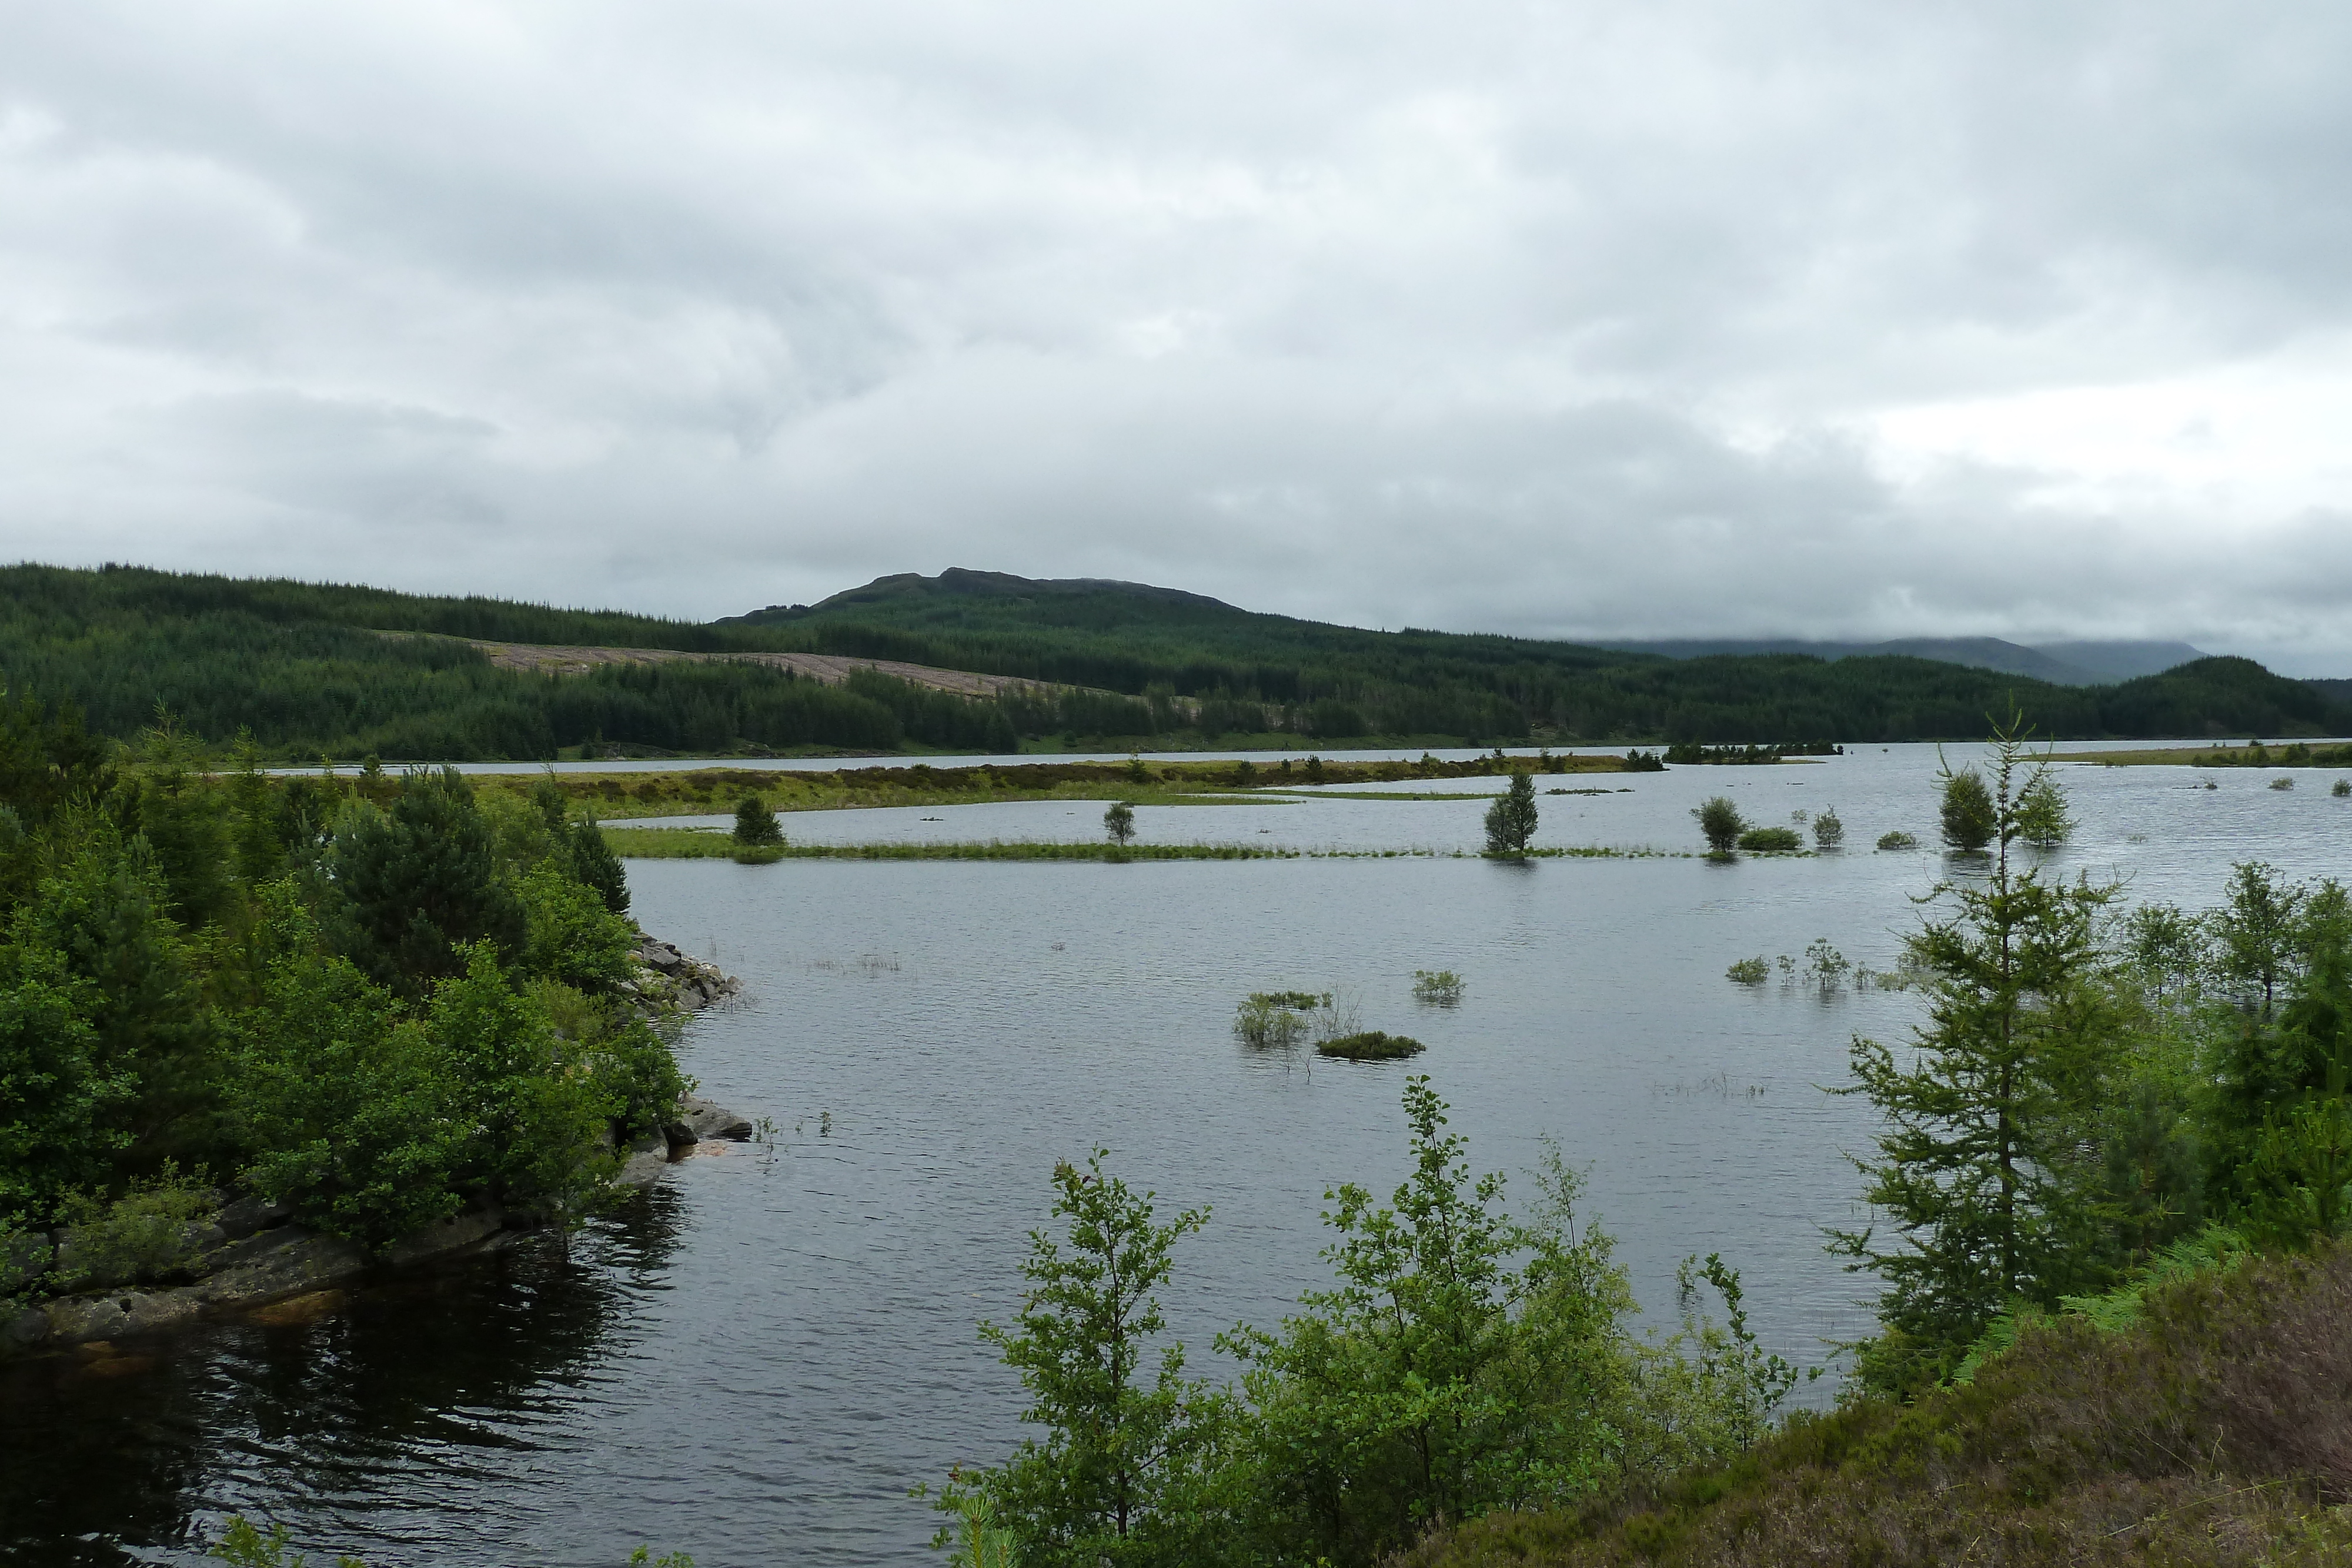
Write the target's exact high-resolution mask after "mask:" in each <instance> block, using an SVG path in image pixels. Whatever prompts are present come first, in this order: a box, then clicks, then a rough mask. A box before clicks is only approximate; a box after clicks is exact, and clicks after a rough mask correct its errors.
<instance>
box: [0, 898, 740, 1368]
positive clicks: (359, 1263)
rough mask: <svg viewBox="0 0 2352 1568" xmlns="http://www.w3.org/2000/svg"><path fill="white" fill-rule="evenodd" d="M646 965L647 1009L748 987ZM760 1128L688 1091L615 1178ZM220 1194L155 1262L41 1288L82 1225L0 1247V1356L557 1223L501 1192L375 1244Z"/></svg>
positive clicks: (479, 1250) (514, 1238)
mask: <svg viewBox="0 0 2352 1568" xmlns="http://www.w3.org/2000/svg"><path fill="white" fill-rule="evenodd" d="M636 956H637V960H638V963H639V965H640V969H639V974H638V977H637V978H636V979H635V980H633V981H629V982H625V984H624V986H623V992H624V994H625V995H627V996H630V997H633V998H635V1006H636V1009H637V1011H638V1012H639V1014H640V1015H641V1016H643V1017H646V1018H647V1019H656V1018H659V1017H661V1016H662V1015H663V1014H664V1013H665V1012H667V1013H671V1014H673V1015H675V1014H678V1013H684V1014H692V1013H696V1012H699V1011H701V1010H702V1009H705V1008H707V1007H709V1006H712V1005H714V1004H715V1003H717V1002H719V1001H721V1000H723V999H725V998H729V997H732V996H735V995H738V994H740V991H741V989H742V983H741V981H740V980H739V979H737V978H736V977H733V976H731V975H728V974H726V973H724V972H723V971H721V970H720V969H719V968H718V967H717V966H715V965H711V964H706V963H703V962H702V961H701V960H699V959H697V958H693V957H689V956H687V955H686V954H684V953H682V952H680V951H679V950H678V949H677V947H676V946H673V945H671V944H670V943H667V942H665V941H663V940H661V939H660V938H658V937H654V936H644V935H642V934H640V936H639V939H638V943H637V949H636ZM753 1131H754V1128H753V1126H752V1124H751V1119H750V1118H749V1117H746V1116H743V1115H740V1114H739V1113H736V1112H733V1111H730V1110H728V1109H726V1108H725V1107H723V1106H721V1105H719V1104H718V1103H714V1102H712V1101H710V1100H707V1099H704V1098H703V1097H701V1096H700V1095H698V1094H695V1093H690V1092H689V1093H685V1094H681V1095H680V1096H679V1097H678V1102H677V1107H676V1109H675V1112H674V1113H673V1114H672V1115H671V1117H670V1118H669V1119H668V1120H667V1121H665V1122H664V1123H663V1124H661V1125H660V1126H658V1127H656V1128H654V1129H652V1130H650V1131H648V1132H646V1133H643V1134H639V1135H638V1136H637V1137H635V1138H634V1139H631V1140H629V1141H628V1142H627V1143H625V1144H614V1143H611V1142H610V1141H609V1138H610V1135H609V1134H608V1135H607V1137H608V1142H607V1144H606V1147H607V1148H609V1149H610V1150H611V1152H612V1153H613V1155H614V1156H616V1159H617V1166H616V1168H615V1169H614V1173H613V1175H612V1177H611V1185H612V1186H613V1187H614V1189H615V1190H616V1191H619V1192H623V1193H631V1192H642V1191H644V1190H646V1188H648V1187H651V1186H654V1185H655V1184H656V1183H657V1182H659V1181H660V1180H661V1179H662V1177H663V1176H665V1175H667V1172H668V1170H669V1167H670V1166H674V1165H677V1164H678V1163H680V1162H681V1161H683V1160H686V1159H689V1158H691V1157H692V1156H693V1155H694V1152H695V1150H696V1149H697V1148H698V1146H700V1145H703V1144H706V1143H740V1142H744V1141H746V1140H748V1139H750V1138H751V1135H752V1134H753ZM213 1197H214V1201H213V1202H212V1203H211V1204H210V1206H209V1207H208V1208H207V1209H206V1210H205V1212H204V1213H203V1214H201V1215H200V1216H199V1217H197V1218H194V1219H192V1220H190V1221H188V1222H187V1223H186V1224H184V1225H183V1226H182V1227H181V1228H180V1231H179V1235H178V1238H177V1239H178V1242H179V1244H180V1246H181V1248H182V1249H183V1250H182V1253H181V1255H180V1256H179V1257H178V1259H177V1260H175V1261H174V1262H173V1264H172V1265H171V1266H170V1267H168V1268H164V1269H161V1270H156V1271H154V1272H153V1273H152V1275H147V1274H143V1273H142V1272H133V1273H131V1274H129V1275H121V1274H117V1275H114V1276H111V1277H109V1276H105V1275H103V1274H100V1275H97V1276H94V1277H92V1278H89V1279H87V1280H82V1281H78V1288H76V1289H73V1290H68V1291H58V1292H56V1293H54V1294H50V1295H47V1296H41V1295H37V1294H35V1293H34V1291H36V1290H37V1287H38V1286H39V1285H40V1284H41V1282H42V1281H45V1280H48V1279H51V1278H54V1277H55V1275H56V1273H57V1272H58V1270H59V1269H61V1268H67V1267H69V1266H70V1265H69V1264H68V1262H67V1261H66V1260H68V1258H69V1257H71V1255H72V1254H73V1253H74V1251H75V1246H76V1237H75V1233H74V1232H75V1228H72V1227H63V1226H61V1227H57V1228H52V1229H49V1230H36V1231H26V1232H21V1233H16V1234H14V1235H11V1236H9V1237H8V1238H6V1245H5V1249H0V1364H16V1363H22V1362H26V1361H31V1360H37V1359H39V1358H41V1357H44V1356H53V1355H58V1354H66V1353H68V1352H79V1353H82V1354H104V1353H105V1352H106V1351H107V1350H108V1349H110V1347H111V1346H112V1344H113V1342H114V1341H115V1340H117V1339H144V1338H152V1337H154V1336H158V1335H163V1334H168V1333H174V1332H176V1331H178V1330H180V1329H183V1328H187V1327H191V1326H193V1325H194V1324H196V1323H200V1322H211V1321H215V1320H219V1319H227V1318H236V1317H239V1316H246V1315H266V1314H268V1313H269V1312H284V1311H286V1310H287V1309H288V1303H289V1302H294V1301H308V1300H310V1299H311V1298H320V1304H321V1305H322V1306H323V1305H329V1304H331V1302H329V1301H327V1300H326V1298H329V1297H331V1296H338V1295H340V1294H341V1292H342V1291H346V1290H348V1289H352V1288H358V1287H362V1286H364V1285H365V1284H366V1283H368V1282H370V1281H374V1280H380V1279H386V1278H389V1277H391V1276H394V1275H397V1274H400V1273H404V1272H406V1271H408V1270H413V1269H415V1268H418V1267H421V1266H425V1265H434V1264H442V1263H447V1262H452V1261H455V1260H460V1259H465V1258H473V1257H481V1256H484V1255H487V1254H488V1253H492V1252H498V1251H503V1250H505V1249H508V1248H510V1247H513V1246H516V1245H518V1244H519V1243H520V1241H521V1240H522V1239H523V1238H524V1237H526V1236H528V1235H530V1234H531V1233H533V1232H536V1231H541V1230H546V1229H548V1228H550V1225H549V1221H548V1217H547V1216H546V1215H544V1214H541V1213H540V1212H537V1211H535V1210H528V1209H508V1208H505V1207H501V1206H499V1205H498V1204H495V1203H475V1204H471V1205H468V1206H467V1207H465V1208H462V1209H460V1210H458V1211H457V1213H455V1214H453V1215H450V1216H449V1217H447V1218H445V1219H441V1220H438V1221H436V1222H435V1223H434V1224H432V1225H429V1226H427V1227H425V1228H424V1229H423V1230H420V1231H418V1232H416V1233H415V1234H414V1235H412V1236H409V1237H407V1238H405V1239H403V1240H400V1241H398V1242H395V1243H394V1244H393V1245H392V1246H390V1247H387V1248H385V1249H383V1251H381V1252H370V1251H369V1250H367V1249H364V1248H362V1247H361V1246H359V1245H358V1244H357V1243H355V1242H352V1241H348V1240H345V1239H341V1237H336V1236H331V1235H329V1234H327V1233H325V1232H323V1231H320V1230H315V1229H312V1228H310V1227H308V1226H304V1225H300V1224H297V1223H295V1222H294V1219H293V1210H292V1208H291V1207H290V1206H289V1205H288V1204H285V1203H281V1202H278V1201H276V1200H273V1199H270V1198H268V1197H263V1196H261V1195H259V1194H256V1193H248V1194H245V1195H242V1196H236V1195H232V1194H231V1193H230V1192H228V1191H226V1190H222V1189H217V1188H216V1189H215V1191H214V1195H213Z"/></svg>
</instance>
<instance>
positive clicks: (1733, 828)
mask: <svg viewBox="0 0 2352 1568" xmlns="http://www.w3.org/2000/svg"><path fill="white" fill-rule="evenodd" d="M1691 815H1692V816H1694V817H1696V818H1697V819H1698V831H1700V832H1701V833H1704V834H1705V835H1706V847H1707V850H1708V852H1710V853H1713V854H1717V855H1726V856H1727V855H1729V854H1730V853H1731V852H1732V851H1733V850H1734V849H1735V848H1737V847H1738V843H1739V835H1740V834H1742V833H1744V832H1746V831H1748V824H1747V823H1746V822H1745V821H1741V820H1740V816H1739V808H1738V807H1737V806H1735V805H1733V804H1732V803H1731V801H1730V800H1728V799H1727V798H1726V797H1724V796H1721V795H1717V797H1715V799H1713V800H1709V801H1708V802H1707V803H1706V805H1704V806H1694V807H1692V808H1691Z"/></svg>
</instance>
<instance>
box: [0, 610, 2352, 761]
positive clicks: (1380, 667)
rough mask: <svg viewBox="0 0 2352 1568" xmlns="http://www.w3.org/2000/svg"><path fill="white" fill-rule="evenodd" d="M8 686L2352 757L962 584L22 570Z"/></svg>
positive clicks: (57, 692) (246, 705) (2336, 723)
mask: <svg viewBox="0 0 2352 1568" xmlns="http://www.w3.org/2000/svg"><path fill="white" fill-rule="evenodd" d="M474 641H483V642H499V643H549V644H564V645H573V646H603V647H623V648H635V649H674V650H679V651H683V652H688V653H702V654H716V655H719V656H721V658H722V660H723V656H724V655H726V654H728V653H754V652H809V653H831V654H842V655H849V656H852V657H866V658H882V659H896V660H903V661H907V662H909V663H914V664H929V665H935V666H940V667H943V668H947V669H955V670H970V671H978V672H982V673H986V674H1003V675H1014V676H1021V677H1025V678H1028V679H1033V680H1037V681H1043V682H1047V683H1052V684H1054V685H1056V686H1059V687H1061V688H1062V689H1061V690H1060V691H1058V692H1055V693H1050V694H1043V695H1041V694H1036V693H1011V694H1007V695H1003V696H1002V697H996V698H983V699H976V700H968V699H965V698H961V697H955V696H950V695H944V694H942V693H940V692H936V691H927V690H922V689H919V688H917V687H913V686H909V685H906V684H905V683H903V682H899V681H896V680H892V679H889V678H887V677H886V676H884V675H881V674H873V673H871V672H860V673H858V674H853V675H852V676H851V677H850V679H849V681H848V682H847V683H846V684H845V685H824V684H821V683H819V682H817V681H814V680H810V679H807V678H804V677H801V676H796V675H794V674H792V673H790V672H788V671H783V670H778V669H772V668H767V667H763V666H758V665H751V664H736V663H727V662H716V663H712V662H705V663H688V662H673V663H667V664H610V665H603V666H599V667H596V668H594V669H592V670H589V671H588V672H587V673H584V674H565V675H560V676H559V675H551V674H537V673H531V672H527V671H520V670H514V669H505V668H500V667H498V666H497V665H495V664H492V663H491V662H490V660H489V659H488V657H487V656H485V654H484V653H483V652H482V651H481V650H480V649H478V648H477V647H475V646H474V645H473V642H474ZM0 680H5V683H6V684H7V685H8V686H9V687H10V688H11V689H12V690H14V691H16V693H18V694H20V695H22V694H29V695H34V696H36V697H38V698H40V699H42V700H44V701H47V702H51V703H58V702H64V703H70V704H73V705H75V706H79V708H80V709H81V710H82V711H83V713H84V714H85V715H86V716H87V719H88V722H89V727H90V728H91V729H92V730H93V731H95V732H97V733H99V734H100V735H105V736H110V737H121V738H128V737H132V736H134V735H136V734H137V733H138V732H139V731H140V730H141V729H142V727H146V726H148V725H151V724H152V723H153V722H154V721H155V718H156V715H157V711H158V706H159V705H161V706H162V707H163V708H164V709H167V710H168V711H169V712H170V714H171V715H172V716H173V717H174V719H175V720H176V721H177V722H178V723H179V724H180V725H181V726H183V727H184V728H185V729H187V730H189V731H192V732H194V734H195V735H196V736H197V737H201V738H203V739H205V740H208V741H213V742H222V741H226V740H227V739H229V738H230V737H234V736H235V735H236V734H237V733H238V732H239V731H240V730H250V731H251V733H252V735H253V737H254V738H255V739H256V741H257V742H258V743H259V745H260V746H261V747H262V748H263V750H264V751H265V753H266V754H268V755H270V756H273V757H278V758H286V759H289V760H290V759H301V760H309V759H312V758H317V757H318V756H319V755H320V754H321V753H326V754H329V755H332V756H335V757H338V758H356V757H360V756H364V755H368V754H371V753H373V754H375V755H378V756H382V757H383V758H387V759H395V760H396V759H404V758H448V759H457V760H464V759H482V758H542V757H551V756H554V755H557V754H558V753H559V752H560V751H565V750H570V749H572V748H578V747H623V748H627V749H633V750H650V751H668V752H686V753H692V754H710V755H717V754H726V753H735V752H742V751H758V750H763V749H764V750H793V749H830V748H839V749H847V750H856V751H892V750H900V749H911V748H922V747H930V748H940V749H952V750H985V751H1004V750H1009V749H1012V748H1013V747H1014V746H1015V745H1016V744H1019V743H1022V742H1027V743H1031V744H1032V745H1034V744H1035V743H1036V742H1038V741H1041V740H1043V741H1045V742H1046V743H1047V744H1048V745H1051V744H1060V745H1064V746H1070V747H1076V746H1086V747H1099V746H1106V745H1116V746H1125V745H1129V744H1140V745H1144V746H1159V747H1183V746H1190V745H1208V744H1214V743H1217V742H1219V741H1220V740H1221V739H1222V740H1223V743H1224V744H1228V745H1231V744H1236V743H1239V742H1241V741H1243V740H1244V739H1255V740H1258V741H1259V742H1261V743H1263V742H1265V741H1266V740H1268V739H1276V738H1286V739H1288V740H1290V741H1292V742H1293V743H1296V742H1298V741H1312V742H1315V743H1318V744H1322V745H1325V746H1334V745H1338V744H1339V743H1341V742H1345V741H1350V740H1360V741H1370V740H1381V739H1395V740H1409V741H1412V742H1414V743H1421V744H1440V743H1444V742H1449V741H1450V742H1468V743H1474V744H1482V745H1483V744H1491V743H1496V742H1505V741H1517V740H1540V741H1546V742H1552V743H1574V742H1579V741H1583V742H1600V743H1642V744H1654V743H1656V742H1660V741H1674V740H1697V741H1706V742H1716V743H1724V742H1741V743H1746V742H1775V741H1792V740H1832V741H1840V742H1846V743H1861V742H1873V741H1893V740H1917V739H1932V738H1941V737H1974V736H1980V735H1982V734H1983V733H1984V730H1985V726H1986V716H1987V715H1988V714H1994V713H2005V712H2006V711H2007V710H2008V708H2009V706H2010V704H2011V699H2012V698H2013V699H2014V700H2015V702H2016V703H2017V704H2018V706H2021V708H2022V709H2023V710H2024V711H2025V713H2026V715H2027V716H2028V717H2029V718H2030V719H2031V720H2032V722H2033V723H2034V725H2035V726H2036V727H2037V728H2038V729H2039V731H2040V733H2042V734H2043V735H2047V736H2053V737H2119V738H2123V737H2128V738H2152V737H2175V736H2179V737H2209V736H2252V735H2262V736H2266V737H2294V736H2315V735H2341V734H2345V733H2347V732H2352V703H2347V702H2346V701H2344V700H2343V699H2342V698H2341V697H2340V696H2339V695H2337V694H2335V693H2331V692H2323V691H2322V690H2321V689H2319V688H2318V687H2316V686H2315V685H2311V684H2307V683H2305V682H2299V681H2290V680H2285V679H2283V678H2281V677H2278V676H2274V675H2273V674H2270V673H2269V672H2267V671H2265V670H2263V668H2262V667H2261V666H2259V665H2257V664H2252V663H2250V662H2248V661H2245V660H2242V659H2207V660H2202V661H2200V662H2198V663H2195V664H2187V665H2183V666H2181V667H2180V668H2178V669H2175V670H2170V671H2167V672H2166V673H2165V674H2161V675H2157V676H2151V677H2147V678H2145V679H2141V680H2137V681H2130V682H2126V683H2123V684H2121V685H2108V686H2074V687H2061V686H2053V685H2045V684H2043V683H2042V682H2039V681H2034V680H2031V679H2026V678H2023V677H2021V676H2017V675H2013V674H1999V673H1996V672H1992V671H1987V670H1979V669H1971V668H1968V667H1965V666H1961V665H1957V664H1938V663H1933V662H1930V661H1927V660H1924V659H1916V658H1907V657H1885V658H1880V657H1870V658H1848V659H1844V660H1842V661H1840V662H1837V663H1834V664H1832V663H1827V662H1824V661H1822V660H1821V659H1817V658H1811V657H1805V656H1801V655H1788V654H1778V655H1767V656H1726V657H1712V658H1701V659H1687V660H1669V659H1664V658H1659V657H1656V656H1653V655H1644V654H1636V653H1617V652H1610V651H1606V650H1601V649H1595V648H1587V647H1581V646H1578V645H1575V644H1572V643H1553V642H1543V641H1537V640H1530V639H1524V638H1512V637H1500V636H1480V635H1465V634H1460V633H1453V632H1425V631H1412V630H1407V631H1403V632H1370V631H1364V630H1360V629H1357V628H1352V627H1344V626H1331V625H1325V624H1322V623H1319V622H1308V621H1299V620H1294V619H1291V618H1289V617H1286V616H1280V615H1267V614H1260V613H1255V612H1250V611H1245V610H1241V609H1237V608H1235V607H1234V606H1232V605H1229V604H1225V603H1223V602H1221V601H1217V600H1214V599H1209V598H1206V597H1203V596H1201V595H1198V594H1191V593H1185V592H1181V591H1177V590H1173V589H1164V588H1154V587H1149V586H1145V585H1140V584H1131V583H1117V582H1106V581H1099V580H1086V579H1081V580H1066V581H1047V582H1040V581H1033V580H1026V579H1022V578H1017V577H1009V576H1005V575H1003V574H998V573H986V572H969V571H953V570H951V571H947V572H942V573H941V574H940V575H939V576H938V577H935V578H925V577H917V576H912V575H908V576H899V577H889V578H883V579H880V580H877V581H876V582H874V583H871V584H868V585H866V587H864V588H860V589H855V590H851V591H848V592H845V593H842V594H837V595H835V596H834V597H833V598H831V599H829V600H826V601H823V602H821V603H819V604H816V605H813V606H793V607H787V608H778V609H772V610H766V611H761V612H755V613H753V614H751V615H746V616H740V617H736V618H732V619H730V620H725V621H719V622H709V623H694V622H677V621H665V620H661V619H658V618H656V617H651V616H644V615H635V614H630V613H627V612H619V611H585V610H563V609H554V608H551V607H549V606H545V605H536V604H524V603H515V602H511V601H503V600H495V599H487V598H480V597H469V598H432V597H425V596H418V595H410V594H402V593H394V592H390V591H384V590H379V589H370V588H358V587H345V586H334V585H320V584H309V583H299V582H291V581H285V580H236V579H229V578H223V577H212V576H190V575H178V574H173V573H167V572H159V571H152V570H144V569H140V568H131V567H110V568H105V569H101V570H65V569H59V568H50V567H40V566H18V567H13V568H7V569H0Z"/></svg>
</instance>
